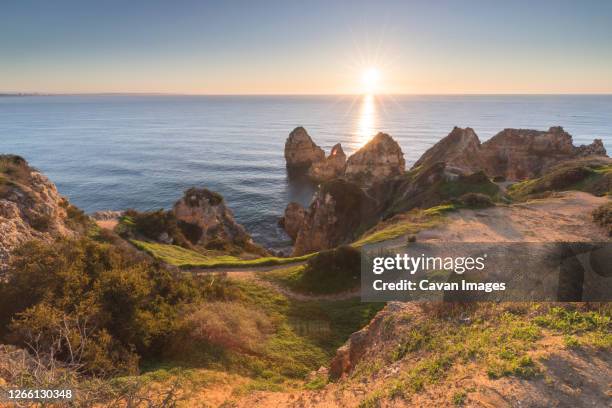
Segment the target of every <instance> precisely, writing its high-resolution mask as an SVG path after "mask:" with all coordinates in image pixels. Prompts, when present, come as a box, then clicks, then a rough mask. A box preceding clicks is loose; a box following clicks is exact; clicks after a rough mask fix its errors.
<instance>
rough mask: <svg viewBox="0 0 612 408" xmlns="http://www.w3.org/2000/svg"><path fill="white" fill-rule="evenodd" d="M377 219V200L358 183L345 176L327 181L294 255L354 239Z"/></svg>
mask: <svg viewBox="0 0 612 408" xmlns="http://www.w3.org/2000/svg"><path fill="white" fill-rule="evenodd" d="M376 221H377V218H376V203H375V202H374V200H373V199H372V198H370V197H369V196H368V195H367V194H366V193H365V192H364V191H363V190H362V189H361V188H360V187H359V186H358V185H356V184H354V183H350V182H348V181H345V180H343V179H335V180H332V181H330V182H327V183H324V184H322V185H321V186H320V187H319V190H318V191H317V193H316V194H315V197H314V199H313V201H312V203H311V204H310V206H309V207H308V210H307V211H306V214H305V216H304V222H303V224H302V227H301V228H300V230H299V233H298V235H297V238H296V241H295V246H294V249H293V254H294V255H303V254H307V253H309V252H314V251H319V250H321V249H329V248H334V247H336V246H338V245H340V244H343V243H347V242H350V241H351V240H352V239H355V238H356V237H357V235H358V234H359V231H363V230H364V228H366V227H367V226H370V225H371V224H374V223H375V222H376Z"/></svg>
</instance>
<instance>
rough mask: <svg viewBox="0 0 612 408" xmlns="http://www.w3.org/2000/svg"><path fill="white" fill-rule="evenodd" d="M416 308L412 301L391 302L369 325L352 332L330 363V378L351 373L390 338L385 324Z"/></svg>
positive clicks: (334, 378)
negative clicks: (373, 350)
mask: <svg viewBox="0 0 612 408" xmlns="http://www.w3.org/2000/svg"><path fill="white" fill-rule="evenodd" d="M415 309H416V306H415V305H414V304H413V303H412V302H407V303H399V302H389V303H388V304H387V305H386V306H385V308H384V309H382V310H381V311H380V312H378V313H377V314H376V316H374V318H373V319H372V320H371V321H370V323H368V325H367V326H365V327H364V328H363V329H361V330H359V331H357V332H355V333H353V334H351V336H350V337H349V339H348V341H347V342H346V343H345V344H344V345H343V346H341V347H340V348H338V350H336V355H335V357H334V358H333V359H332V361H331V363H330V367H329V378H330V379H332V380H337V379H339V378H341V377H343V376H345V375H348V374H350V373H351V372H352V371H353V369H354V368H355V366H356V365H357V364H358V363H359V362H360V361H361V360H363V359H364V358H365V357H366V355H367V354H368V353H369V352H371V349H372V347H373V346H375V344H376V343H377V342H380V341H381V340H382V341H389V340H390V339H388V338H387V336H385V335H384V331H385V324H388V323H389V321H390V320H393V319H394V318H396V317H397V316H398V315H400V314H401V313H410V312H414V311H415Z"/></svg>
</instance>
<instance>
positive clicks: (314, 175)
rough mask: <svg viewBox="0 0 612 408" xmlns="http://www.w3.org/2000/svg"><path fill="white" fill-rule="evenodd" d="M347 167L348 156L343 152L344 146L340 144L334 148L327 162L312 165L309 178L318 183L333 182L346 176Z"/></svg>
mask: <svg viewBox="0 0 612 408" xmlns="http://www.w3.org/2000/svg"><path fill="white" fill-rule="evenodd" d="M345 167H346V154H344V150H342V145H341V144H340V143H338V144H336V145H334V147H332V149H331V152H330V153H329V156H327V158H326V159H325V160H323V161H319V162H316V163H313V164H312V166H311V167H310V169H309V170H308V177H310V178H311V179H313V180H315V181H318V182H323V181H329V180H333V179H335V178H337V177H341V176H342V175H344V169H345Z"/></svg>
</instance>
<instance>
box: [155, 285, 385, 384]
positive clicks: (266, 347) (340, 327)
mask: <svg viewBox="0 0 612 408" xmlns="http://www.w3.org/2000/svg"><path fill="white" fill-rule="evenodd" d="M236 285H237V286H238V288H239V292H240V296H239V299H240V300H238V301H239V302H241V303H242V304H244V305H245V306H247V307H248V308H250V309H254V310H258V311H261V312H263V313H265V315H266V316H268V317H269V319H270V321H271V322H272V324H273V325H274V330H273V332H272V333H270V334H269V336H268V337H267V339H266V340H265V341H264V342H263V344H261V347H260V349H259V350H258V351H257V353H240V352H237V351H232V350H228V349H219V348H218V347H211V346H210V345H207V344H205V343H197V344H193V343H191V344H183V343H182V344H183V345H182V346H181V350H180V353H179V355H178V356H176V357H174V360H172V361H170V362H169V361H166V364H170V365H172V366H173V367H185V368H194V367H199V368H209V369H215V370H220V371H225V372H228V373H235V374H240V375H246V376H249V377H250V378H252V379H253V380H254V381H253V382H251V383H249V384H248V385H247V386H246V387H247V388H248V389H245V391H249V390H253V389H259V390H273V391H278V390H281V389H284V388H285V387H286V386H287V384H288V383H289V384H294V385H295V384H297V382H299V381H301V380H303V379H304V378H305V377H306V375H307V374H308V373H310V372H311V371H313V370H317V369H318V368H319V367H321V366H326V365H328V364H329V362H330V360H331V358H332V357H333V356H334V355H335V352H336V349H337V348H338V347H340V346H341V345H342V344H343V343H344V342H345V341H346V340H347V339H348V337H349V335H350V334H351V333H353V332H355V331H357V330H359V329H360V328H362V327H363V326H365V325H366V324H367V323H368V322H369V321H370V320H371V318H372V317H373V316H374V315H375V314H376V313H377V312H378V311H379V310H380V309H381V308H382V307H383V306H384V304H382V303H362V302H360V300H359V299H350V300H342V301H307V302H304V301H297V300H294V299H290V298H288V297H286V296H284V295H282V294H280V293H278V292H277V291H275V290H273V289H270V288H267V287H264V286H261V285H258V284H256V283H254V282H247V281H236ZM149 368H150V369H159V368H158V367H156V366H155V365H154V364H153V365H151V364H150V365H149ZM321 381H322V380H319V381H316V382H314V383H310V384H307V385H306V386H307V388H308V387H310V388H313V389H316V388H319V387H322V386H324V383H323V384H322V383H321Z"/></svg>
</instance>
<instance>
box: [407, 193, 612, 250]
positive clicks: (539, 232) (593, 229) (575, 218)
mask: <svg viewBox="0 0 612 408" xmlns="http://www.w3.org/2000/svg"><path fill="white" fill-rule="evenodd" d="M609 200H610V199H609V198H606V197H595V196H593V195H591V194H587V193H582V192H566V193H560V194H558V195H557V196H554V197H550V198H546V199H541V200H533V201H529V202H526V203H520V204H513V205H509V206H497V207H493V208H486V209H481V210H461V211H458V212H455V213H450V214H449V215H448V222H447V223H445V224H443V225H441V226H439V227H437V228H433V229H430V230H425V231H421V232H420V233H418V234H417V241H419V242H427V241H430V242H432V241H434V242H435V241H445V242H581V241H600V242H604V241H609V239H610V238H609V237H608V236H607V234H606V232H605V231H604V230H603V229H602V228H600V227H598V226H597V225H596V224H595V223H594V222H593V221H592V219H591V212H592V211H593V210H594V209H595V208H597V207H599V206H600V205H602V204H604V203H606V202H608V201H609Z"/></svg>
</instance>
